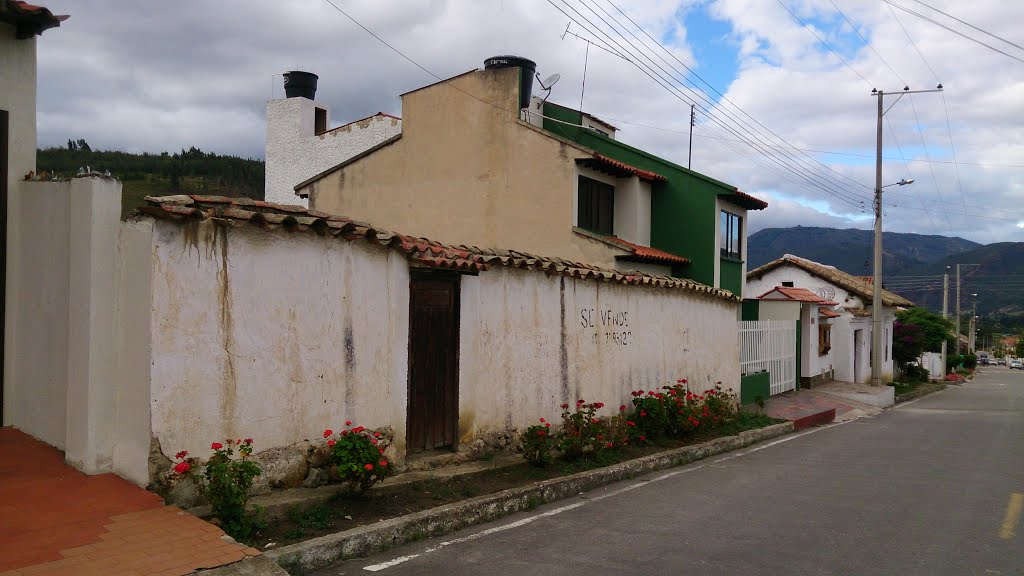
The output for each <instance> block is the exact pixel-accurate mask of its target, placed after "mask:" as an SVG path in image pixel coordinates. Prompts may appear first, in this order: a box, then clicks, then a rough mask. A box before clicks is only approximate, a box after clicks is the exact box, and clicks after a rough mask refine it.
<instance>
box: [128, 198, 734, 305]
mask: <svg viewBox="0 0 1024 576" xmlns="http://www.w3.org/2000/svg"><path fill="white" fill-rule="evenodd" d="M138 212H139V213H140V214H145V215H148V216H151V217H153V218H159V219H164V220H170V221H172V222H173V221H178V222H180V221H183V220H185V219H203V220H205V219H210V220H211V221H213V222H214V223H216V224H218V225H231V226H244V225H246V224H247V223H248V224H249V225H252V226H254V227H256V228H260V229H263V230H284V231H286V232H290V233H299V232H305V233H314V234H321V235H323V234H330V235H332V236H334V237H337V238H343V239H345V240H347V241H350V242H351V241H357V240H363V241H367V242H372V243H375V244H377V245H379V246H385V247H388V248H391V249H394V250H397V251H399V252H402V253H404V254H405V255H406V257H407V258H408V259H409V260H410V261H412V262H415V263H417V264H421V265H425V266H431V267H437V268H445V269H453V270H459V271H466V272H478V271H483V270H487V269H488V267H489V266H492V265H497V266H507V267H514V268H522V269H528V270H537V271H542V272H545V273H547V274H549V275H559V276H568V277H570V278H582V279H590V278H594V279H600V280H604V281H607V282H616V283H621V284H629V285H647V286H658V287H662V288H675V289H681V290H686V291H689V292H694V293H698V294H706V295H708V296H711V297H715V298H720V299H723V300H729V301H733V302H735V301H738V300H739V298H738V297H737V296H735V295H733V294H732V293H731V292H729V291H728V290H722V289H720V288H712V287H711V286H706V285H704V284H700V283H698V282H694V281H693V280H687V279H684V278H674V277H671V276H657V275H653V274H645V273H638V272H630V273H628V274H624V273H622V272H620V271H618V270H609V269H605V268H599V267H597V266H592V265H589V264H584V263H581V262H572V261H569V260H565V259H562V258H546V257H544V256H538V255H536V254H529V253H526V252H519V251H515V250H503V249H487V248H478V247H475V246H454V245H448V244H442V243H440V242H434V241H432V240H429V239H426V238H416V237H413V236H407V235H403V234H399V233H397V232H391V231H387V230H379V229H377V228H375V227H373V226H372V225H371V224H368V223H365V222H355V221H352V220H349V219H348V218H344V217H341V216H335V215H329V214H325V213H323V212H316V211H312V210H306V209H305V208H302V207H297V206H284V205H280V204H273V203H270V202H263V201H252V200H247V199H244V198H226V199H225V198H224V197H220V196H200V195H193V196H180V195H179V196H163V197H152V196H147V197H146V205H144V206H141V207H139V208H138ZM652 250H653V249H652ZM673 257H675V258H680V257H678V256H674V255H673Z"/></svg>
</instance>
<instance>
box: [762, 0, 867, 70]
mask: <svg viewBox="0 0 1024 576" xmlns="http://www.w3.org/2000/svg"><path fill="white" fill-rule="evenodd" d="M776 2H778V3H779V6H782V7H783V8H785V9H786V12H789V14H790V16H792V17H793V18H795V19H796V21H797V22H799V23H800V25H801V26H803V27H804V28H806V29H807V31H808V32H810V33H811V34H813V35H814V37H815V38H817V39H818V42H821V44H822V45H823V46H825V48H828V49H829V52H832V53H833V54H835V55H836V57H837V58H839V60H840V61H842V63H843V64H845V65H846V67H847V68H849V69H850V70H853V73H854V74H856V75H857V76H860V79H861V80H863V81H864V83H865V84H867V85H868V87H869V88H873V87H874V86H873V85H872V84H871V82H869V81H868V79H867V78H865V77H864V75H863V74H861V73H860V72H858V71H857V69H856V68H854V67H853V66H852V65H851V64H850V63H849V62H847V61H846V58H843V55H842V54H840V53H839V52H836V51H835V50H833V49H832V47H831V46H829V44H828V42H825V40H824V39H822V37H821V36H818V33H817V32H815V31H814V29H813V28H811V27H810V26H808V25H807V24H806V23H804V21H803V20H801V19H800V17H799V16H797V15H796V13H795V12H793V11H792V10H790V9H789V6H786V5H785V4H784V3H783V2H782V0H776Z"/></svg>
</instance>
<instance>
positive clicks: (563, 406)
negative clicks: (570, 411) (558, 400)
mask: <svg viewBox="0 0 1024 576" xmlns="http://www.w3.org/2000/svg"><path fill="white" fill-rule="evenodd" d="M568 407H569V403H568V402H566V403H565V404H562V410H565V409H567V408H568Z"/></svg>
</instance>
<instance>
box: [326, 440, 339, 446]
mask: <svg viewBox="0 0 1024 576" xmlns="http://www.w3.org/2000/svg"><path fill="white" fill-rule="evenodd" d="M335 444H337V442H335V441H334V440H328V441H327V445H328V446H334V445H335Z"/></svg>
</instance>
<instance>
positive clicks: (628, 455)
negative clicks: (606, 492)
mask: <svg viewBox="0 0 1024 576" xmlns="http://www.w3.org/2000/svg"><path fill="white" fill-rule="evenodd" d="M779 422H782V420H776V419H773V418H769V417H767V416H763V415H762V416H754V415H746V416H744V417H742V418H741V419H740V421H737V422H733V423H731V424H730V425H729V426H728V427H727V428H720V429H718V430H716V431H714V432H707V433H703V434H697V435H694V436H690V437H687V438H685V439H665V440H662V441H659V442H657V443H654V444H650V445H646V446H625V447H622V448H618V449H615V450H607V451H603V452H601V453H600V454H599V455H597V457H595V458H588V459H580V460H576V461H573V462H563V461H558V462H555V463H554V464H552V465H551V466H549V467H547V468H535V467H531V466H529V465H527V464H526V463H525V462H524V463H523V464H521V465H516V466H511V467H506V468H495V469H490V470H484V471H481V472H475V473H472V474H464V475H461V476H455V477H451V478H437V479H431V480H421V481H418V482H413V483H408V484H397V485H395V486H382V487H380V488H377V489H375V490H373V492H372V495H371V496H370V497H365V496H356V495H349V494H344V495H339V496H336V497H334V498H332V499H331V500H329V501H327V502H325V503H322V504H316V505H313V506H308V507H304V508H300V507H295V508H292V509H291V510H289V513H288V517H287V518H282V519H278V520H274V521H272V522H271V523H269V525H267V526H266V527H265V528H263V529H261V530H259V531H258V532H257V533H256V535H255V537H254V538H253V539H252V540H251V541H249V542H247V543H248V544H250V545H252V546H254V547H256V548H258V549H260V550H263V549H265V548H266V546H267V545H268V544H270V543H273V544H274V545H275V546H277V547H280V546H284V545H288V544H293V543H295V542H299V541H302V540H308V539H311V538H315V537H317V536H322V535H324V534H332V533H335V532H342V531H344V530H349V529H351V528H356V527H358V526H365V525H368V524H373V523H376V522H379V521H381V520H386V519H389V518H396V517H398V516H404V515H406V514H412V513H414V512H420V511H422V510H428V509H430V508H435V507H437V506H442V505H444V504H450V503H452V502H459V501H462V500H465V499H467V498H473V497H475V496H483V495H486V494H494V493H496V492H501V491H502V490H507V489H509V488H516V487H519V486H525V485H529V484H531V483H534V482H540V481H542V480H549V479H552V478H558V477H561V476H568V475H570V474H575V473H577V472H582V471H584V470H592V469H596V468H601V467H604V466H610V465H612V464H616V463H618V462H623V461H626V460H631V459H634V458H639V457H642V456H647V455H650V454H656V453H658V452H663V451H666V450H671V449H674V448H680V447H683V446H689V445H692V444H699V443H701V442H706V441H708V440H713V439H715V438H720V437H723V436H732V435H735V434H738V433H740V432H742V431H744V430H751V429H754V428H763V427H765V426H770V425H772V424H776V423H779Z"/></svg>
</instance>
